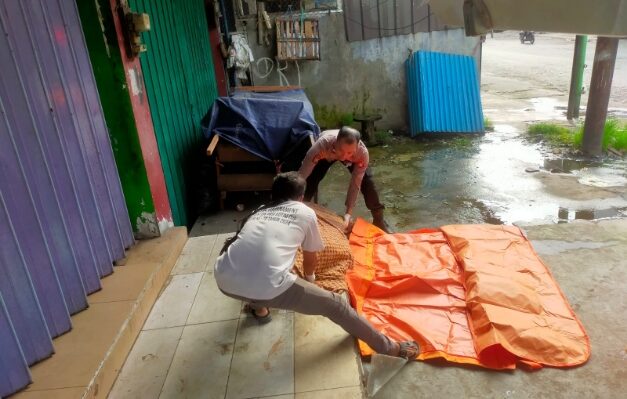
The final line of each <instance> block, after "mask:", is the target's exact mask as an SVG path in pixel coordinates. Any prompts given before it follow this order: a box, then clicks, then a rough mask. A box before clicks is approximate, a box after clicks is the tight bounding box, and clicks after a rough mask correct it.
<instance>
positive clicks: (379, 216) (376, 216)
mask: <svg viewBox="0 0 627 399" xmlns="http://www.w3.org/2000/svg"><path fill="white" fill-rule="evenodd" d="M371 213H372V224H374V225H375V226H377V227H378V228H380V229H381V230H383V231H385V232H386V233H388V234H392V233H394V230H392V228H391V227H390V226H389V225H388V224H387V222H386V221H385V219H384V218H383V209H377V210H374V211H371Z"/></svg>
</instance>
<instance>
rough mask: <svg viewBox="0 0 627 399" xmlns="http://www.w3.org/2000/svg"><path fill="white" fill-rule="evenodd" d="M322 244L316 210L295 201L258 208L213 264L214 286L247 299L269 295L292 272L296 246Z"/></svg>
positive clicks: (280, 289) (285, 285) (314, 247)
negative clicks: (235, 238)
mask: <svg viewBox="0 0 627 399" xmlns="http://www.w3.org/2000/svg"><path fill="white" fill-rule="evenodd" d="M301 246H302V248H303V250H304V251H308V252H316V251H321V250H322V249H323V248H324V244H323V243H322V237H320V232H319V231H318V223H317V218H316V213H315V212H314V211H313V209H311V208H309V207H308V206H307V205H305V204H303V203H302V202H298V201H287V202H284V203H282V204H280V205H277V206H274V207H270V208H267V209H263V210H261V211H258V212H257V213H255V214H254V215H252V216H251V217H250V218H249V219H248V221H247V222H246V224H244V227H243V228H242V230H241V231H240V233H239V237H238V239H237V240H235V242H233V244H231V246H229V248H228V250H227V251H226V252H225V253H224V254H222V255H221V256H220V257H219V258H218V260H217V262H216V265H215V268H214V269H215V273H214V275H215V279H216V282H217V283H218V287H220V289H221V290H222V291H225V292H227V293H229V294H233V295H237V296H241V297H244V298H248V299H257V300H266V299H272V298H275V297H277V296H279V295H281V294H282V293H283V292H285V291H286V290H287V289H288V288H289V287H290V286H291V285H292V284H294V281H296V276H295V275H294V274H293V273H291V272H290V270H291V269H292V266H293V265H294V259H295V258H296V253H297V251H298V248H299V247H301Z"/></svg>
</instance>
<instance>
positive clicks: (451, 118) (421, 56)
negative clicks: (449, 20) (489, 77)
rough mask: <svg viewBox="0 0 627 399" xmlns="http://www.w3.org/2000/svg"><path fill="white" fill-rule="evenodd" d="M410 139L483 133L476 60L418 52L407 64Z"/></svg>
mask: <svg viewBox="0 0 627 399" xmlns="http://www.w3.org/2000/svg"><path fill="white" fill-rule="evenodd" d="M405 70H406V73H407V92H408V104H409V122H410V123H409V125H410V130H411V135H412V136H415V135H416V134H418V133H424V132H441V133H480V132H483V130H484V126H483V111H482V109H481V95H480V93H479V79H478V76H477V66H476V64H475V59H474V58H473V57H470V56H465V55H457V54H445V53H436V52H431V51H418V52H415V53H413V54H412V55H411V57H410V58H409V59H408V60H407V61H406V64H405Z"/></svg>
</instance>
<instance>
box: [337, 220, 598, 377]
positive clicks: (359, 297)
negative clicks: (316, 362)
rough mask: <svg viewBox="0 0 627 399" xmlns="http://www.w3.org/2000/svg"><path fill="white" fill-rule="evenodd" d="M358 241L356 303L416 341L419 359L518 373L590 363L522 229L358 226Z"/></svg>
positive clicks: (571, 317) (399, 335)
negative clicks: (389, 230) (519, 368)
mask: <svg viewBox="0 0 627 399" xmlns="http://www.w3.org/2000/svg"><path fill="white" fill-rule="evenodd" d="M350 244H351V250H352V252H353V256H354V264H353V268H352V269H350V270H349V271H348V272H347V275H346V277H347V282H348V286H349V290H350V295H351V300H352V302H353V305H354V306H355V308H356V309H357V311H358V312H359V313H360V314H362V315H364V316H365V317H366V318H367V319H368V320H369V321H370V322H371V323H372V324H373V325H374V326H375V328H377V329H378V330H379V331H381V332H383V333H384V334H386V335H388V336H389V337H391V338H392V339H395V340H412V339H413V340H416V341H417V342H418V343H419V344H420V347H421V353H420V356H419V357H418V358H419V359H422V360H424V359H431V358H444V359H447V360H449V361H452V362H457V363H467V364H475V365H479V366H483V367H488V368H493V369H513V368H515V367H516V365H517V364H519V363H522V364H524V365H526V366H528V367H532V368H539V367H542V365H548V366H553V367H568V366H576V365H579V364H582V363H584V362H586V360H588V358H589V357H590V343H589V340H588V336H587V335H586V333H585V331H584V329H583V326H582V325H581V323H580V322H579V320H578V319H577V317H576V316H575V314H574V312H573V311H572V309H571V308H570V306H569V305H568V302H567V300H566V298H565V297H564V295H563V294H562V292H561V290H560V289H559V287H558V285H557V283H556V282H555V280H554V279H553V276H552V275H551V273H550V272H549V270H548V269H547V267H546V266H545V265H544V263H542V261H541V260H540V258H539V257H538V256H537V255H536V253H535V252H534V250H533V248H532V246H531V244H530V243H529V241H528V240H527V238H526V237H525V235H524V234H523V232H522V231H521V230H520V229H519V228H518V227H515V226H495V225H456V226H444V227H442V228H441V229H422V230H416V231H411V232H408V233H404V234H385V233H384V232H383V231H381V230H379V229H378V228H377V227H375V226H373V225H371V224H369V223H367V222H365V221H364V220H358V221H357V223H356V224H355V227H354V229H353V232H352V234H351V237H350ZM359 345H360V350H361V353H362V355H370V354H372V350H371V349H370V348H369V347H368V346H367V345H366V344H365V343H364V342H361V341H360V342H359Z"/></svg>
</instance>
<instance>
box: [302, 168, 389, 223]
mask: <svg viewBox="0 0 627 399" xmlns="http://www.w3.org/2000/svg"><path fill="white" fill-rule="evenodd" d="M334 162H335V161H332V162H329V161H327V160H324V159H321V160H320V161H318V163H317V164H316V166H315V167H314V169H313V171H312V172H311V175H309V177H308V178H307V189H306V190H305V201H311V199H312V198H313V196H314V194H316V191H318V185H319V184H320V182H321V181H322V179H323V178H324V176H326V174H327V171H328V170H329V168H330V167H331V165H333V163H334ZM353 166H354V165H351V166H349V167H348V170H349V171H350V172H351V173H353ZM361 193H362V194H363V196H364V200H365V201H366V207H367V208H368V209H369V210H370V212H374V211H377V210H379V209H383V208H385V206H383V204H382V203H381V201H379V193H378V192H377V188H376V187H375V185H374V181H373V179H372V170H370V167H368V168H366V173H365V174H364V178H363V180H362V181H361Z"/></svg>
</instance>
